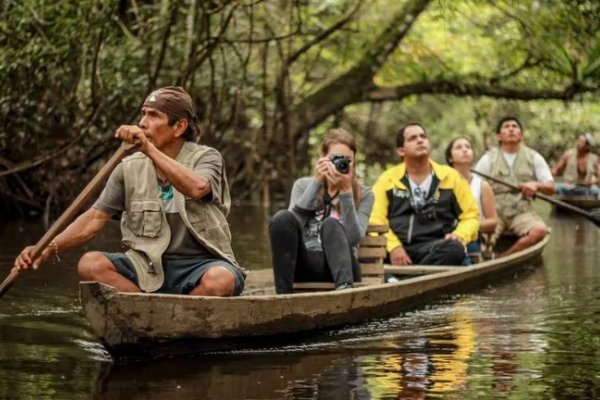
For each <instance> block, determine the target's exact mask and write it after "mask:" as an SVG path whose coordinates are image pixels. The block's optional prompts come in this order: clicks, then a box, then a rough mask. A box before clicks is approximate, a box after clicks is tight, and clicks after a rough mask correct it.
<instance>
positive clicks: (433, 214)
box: [370, 123, 479, 265]
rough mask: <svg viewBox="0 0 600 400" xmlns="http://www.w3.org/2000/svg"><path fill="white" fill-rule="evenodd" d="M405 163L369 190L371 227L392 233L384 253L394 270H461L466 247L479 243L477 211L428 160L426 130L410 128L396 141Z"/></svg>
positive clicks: (453, 174) (456, 181)
mask: <svg viewBox="0 0 600 400" xmlns="http://www.w3.org/2000/svg"><path fill="white" fill-rule="evenodd" d="M396 144H397V148H398V149H397V152H398V154H399V155H400V157H401V158H402V159H403V162H402V163H401V164H399V165H396V166H395V167H392V168H390V169H388V170H387V171H385V172H384V173H383V174H382V175H381V176H380V177H379V179H378V180H377V182H376V183H375V185H374V186H373V192H374V193H375V204H374V206H373V211H372V213H371V219H370V223H372V224H383V225H387V226H389V227H390V231H389V232H388V233H387V239H388V241H387V251H388V253H389V258H390V262H391V263H392V264H394V265H410V264H424V265H462V264H463V262H464V261H465V258H466V251H465V249H466V243H469V242H470V241H472V240H475V239H476V238H477V233H478V230H479V209H478V207H477V204H476V202H475V198H474V197H473V194H472V193H471V189H470V187H469V184H468V183H467V181H466V180H465V179H464V178H463V177H462V176H461V175H460V174H459V173H458V172H457V171H456V170H454V169H453V168H450V167H448V166H445V165H441V164H437V163H436V162H434V161H433V160H431V159H430V158H429V154H430V151H431V145H430V142H429V138H428V136H427V132H426V131H425V128H424V127H423V126H422V125H421V124H418V123H410V124H408V125H406V126H404V127H402V129H401V130H400V132H399V133H398V136H397V138H396Z"/></svg>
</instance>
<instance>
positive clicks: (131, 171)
mask: <svg viewBox="0 0 600 400" xmlns="http://www.w3.org/2000/svg"><path fill="white" fill-rule="evenodd" d="M208 149H209V148H208V147H207V146H202V145H198V144H196V143H193V142H185V143H184V145H183V147H182V148H181V151H180V152H179V155H178V156H177V161H178V162H179V163H180V164H182V165H184V166H185V167H187V168H189V169H192V168H193V166H194V165H195V163H196V161H197V160H198V159H199V158H200V157H201V156H202V154H204V153H205V152H206V151H207V150H208ZM221 173H222V179H223V181H222V188H221V190H222V193H221V196H220V198H221V202H222V205H218V204H214V203H212V202H207V201H203V200H201V199H197V200H194V199H192V198H190V197H187V196H184V195H183V194H181V193H179V192H178V191H177V190H175V188H173V193H174V200H175V202H176V204H177V208H178V210H179V214H180V215H181V218H182V220H183V222H184V223H185V225H186V226H187V228H188V230H189V231H190V232H191V234H192V235H193V236H194V237H195V238H196V240H198V242H200V243H201V244H202V245H203V246H204V247H206V249H208V250H209V251H210V252H211V253H213V254H214V255H215V257H217V258H223V259H225V260H227V261H229V262H230V263H232V264H233V265H235V266H237V263H236V261H235V257H234V255H233V250H232V249H231V233H230V231H229V225H228V224H227V220H226V216H227V214H229V207H230V205H231V198H230V196H229V187H228V185H227V179H226V176H225V168H223V170H222V171H221ZM123 175H124V180H125V212H123V215H122V217H121V232H122V235H123V239H122V241H123V244H124V245H126V246H127V247H128V248H129V250H128V251H127V252H126V253H125V255H126V256H127V257H128V258H129V260H130V261H131V263H132V264H133V266H134V267H135V270H136V272H137V275H138V281H139V285H140V288H141V289H142V290H144V291H146V292H153V291H156V290H158V289H159V288H160V287H161V286H162V284H163V281H164V271H163V268H162V254H163V253H164V251H165V250H166V249H167V247H168V245H169V242H170V240H171V229H170V228H169V225H168V223H167V219H166V216H165V212H164V210H163V209H162V200H161V199H160V192H159V189H158V184H157V175H156V169H155V168H154V164H153V163H152V160H150V158H148V157H147V156H146V155H144V154H143V153H135V154H133V155H131V156H129V157H126V158H125V159H123Z"/></svg>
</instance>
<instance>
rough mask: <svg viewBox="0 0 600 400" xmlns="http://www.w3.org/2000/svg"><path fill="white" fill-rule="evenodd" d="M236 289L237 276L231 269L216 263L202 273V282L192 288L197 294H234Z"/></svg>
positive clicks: (193, 293)
mask: <svg viewBox="0 0 600 400" xmlns="http://www.w3.org/2000/svg"><path fill="white" fill-rule="evenodd" d="M234 290H235V276H234V275H233V272H231V271H230V270H229V269H227V268H225V267H223V266H220V265H215V266H213V267H210V268H209V269H208V271H206V272H205V273H204V275H202V279H201V280H200V283H199V284H198V285H197V286H196V287H195V288H194V289H192V291H191V292H190V294H191V295H196V296H232V295H233V291H234Z"/></svg>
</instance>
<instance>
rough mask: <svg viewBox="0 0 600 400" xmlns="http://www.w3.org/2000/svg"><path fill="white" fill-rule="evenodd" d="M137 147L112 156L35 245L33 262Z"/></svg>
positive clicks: (5, 285)
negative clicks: (124, 158)
mask: <svg viewBox="0 0 600 400" xmlns="http://www.w3.org/2000/svg"><path fill="white" fill-rule="evenodd" d="M135 146H136V145H132V144H126V143H123V144H122V145H121V146H120V147H119V149H118V150H117V151H116V152H115V154H113V155H112V157H111V158H110V159H109V160H108V161H107V162H106V164H105V165H104V166H103V167H102V168H101V169H100V171H98V173H97V174H96V176H94V178H93V179H92V180H91V181H90V183H88V184H87V186H86V187H85V188H84V189H83V191H81V193H79V196H77V198H76V199H75V200H73V202H72V203H71V205H70V206H69V207H68V208H67V209H66V210H65V212H63V213H62V215H61V216H60V217H59V218H58V219H57V220H56V221H55V222H54V223H53V224H52V226H51V227H50V229H48V231H47V232H46V233H45V234H44V236H42V238H41V239H40V240H39V241H38V242H37V243H36V244H35V247H34V248H33V251H32V253H31V258H32V260H35V259H37V258H38V257H39V256H40V254H42V252H43V251H44V249H45V248H46V247H47V246H48V245H49V244H50V242H52V240H53V239H54V238H55V237H56V235H58V234H59V233H60V232H62V231H63V230H64V229H65V228H66V227H67V225H69V224H70V223H71V221H72V220H73V219H74V218H75V217H76V216H77V213H78V212H79V211H80V210H81V207H83V206H84V205H85V204H87V202H88V201H89V200H90V199H91V197H92V196H93V195H94V194H95V193H96V192H97V191H98V189H100V187H101V186H102V185H103V183H104V181H105V180H106V179H107V178H108V176H109V175H110V173H111V172H112V171H113V170H114V169H115V167H116V166H117V165H118V164H119V163H120V162H121V160H122V159H123V157H125V156H126V155H127V154H128V153H129V152H131V150H132V149H133V148H134V147H135ZM19 274H20V271H19V270H17V269H14V268H13V269H12V270H11V272H10V274H9V275H8V276H7V277H6V279H4V281H3V282H2V283H1V284H0V297H2V296H4V293H6V292H7V291H8V289H10V288H11V286H12V285H14V283H15V282H16V280H17V277H18V276H19Z"/></svg>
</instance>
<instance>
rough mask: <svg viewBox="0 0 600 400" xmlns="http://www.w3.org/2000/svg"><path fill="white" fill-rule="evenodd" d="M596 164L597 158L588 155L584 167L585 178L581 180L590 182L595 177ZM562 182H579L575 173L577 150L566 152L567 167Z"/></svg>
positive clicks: (591, 154) (590, 154) (594, 155)
mask: <svg viewBox="0 0 600 400" xmlns="http://www.w3.org/2000/svg"><path fill="white" fill-rule="evenodd" d="M597 162H598V156H597V155H596V154H593V153H588V155H587V161H586V166H585V178H583V180H586V181H587V180H590V179H592V178H593V177H594V176H596V163H597ZM563 180H564V181H565V182H566V183H571V184H577V183H579V182H580V180H579V174H578V173H577V150H576V149H571V150H568V151H567V166H566V168H565V173H564V175H563Z"/></svg>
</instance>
